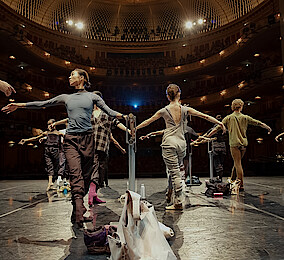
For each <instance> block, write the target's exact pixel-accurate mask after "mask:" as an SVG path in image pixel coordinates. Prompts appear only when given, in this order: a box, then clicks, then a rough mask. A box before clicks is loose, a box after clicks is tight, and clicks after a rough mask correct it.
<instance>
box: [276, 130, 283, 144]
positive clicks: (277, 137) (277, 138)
mask: <svg viewBox="0 0 284 260" xmlns="http://www.w3.org/2000/svg"><path fill="white" fill-rule="evenodd" d="M282 135H284V132H283V133H281V134H279V135H277V136H276V137H275V141H276V142H279V138H280V137H281V136H282Z"/></svg>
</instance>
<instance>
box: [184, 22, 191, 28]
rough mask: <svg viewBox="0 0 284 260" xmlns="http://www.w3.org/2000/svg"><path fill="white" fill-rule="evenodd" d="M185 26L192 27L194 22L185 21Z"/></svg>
mask: <svg viewBox="0 0 284 260" xmlns="http://www.w3.org/2000/svg"><path fill="white" fill-rule="evenodd" d="M185 27H186V28H187V29H190V28H192V22H190V21H188V22H186V23H185Z"/></svg>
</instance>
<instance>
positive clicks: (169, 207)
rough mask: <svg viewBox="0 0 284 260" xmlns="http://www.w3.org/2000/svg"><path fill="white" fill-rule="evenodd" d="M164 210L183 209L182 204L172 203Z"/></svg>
mask: <svg viewBox="0 0 284 260" xmlns="http://www.w3.org/2000/svg"><path fill="white" fill-rule="evenodd" d="M166 210H183V206H182V204H173V205H171V206H167V207H166Z"/></svg>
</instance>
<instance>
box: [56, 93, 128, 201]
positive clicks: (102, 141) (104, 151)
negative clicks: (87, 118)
mask: <svg viewBox="0 0 284 260" xmlns="http://www.w3.org/2000/svg"><path fill="white" fill-rule="evenodd" d="M93 93H94V94H97V95H98V96H99V97H101V98H102V93H101V92H99V91H94V92H93ZM67 121H68V118H66V119H63V120H61V121H58V122H56V123H55V124H54V125H59V124H64V123H66V122H67ZM92 125H93V132H94V171H93V173H92V176H91V183H90V190H89V196H88V203H89V205H90V206H92V205H93V204H97V203H105V201H103V200H101V199H100V198H98V195H97V190H98V189H99V188H100V187H102V186H103V182H104V180H105V181H106V182H107V180H106V176H105V175H106V167H107V158H108V150H109V143H110V141H111V128H112V127H113V126H117V127H118V128H120V129H122V130H124V131H126V130H127V128H126V127H125V126H124V125H123V124H122V123H120V122H119V120H118V119H116V118H113V117H110V116H109V115H107V114H106V113H105V112H103V111H102V110H101V109H100V108H99V107H97V106H96V105H94V109H93V113H92ZM107 184H108V183H107Z"/></svg>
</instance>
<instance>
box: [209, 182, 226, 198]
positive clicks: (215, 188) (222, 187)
mask: <svg viewBox="0 0 284 260" xmlns="http://www.w3.org/2000/svg"><path fill="white" fill-rule="evenodd" d="M205 184H206V188H207V190H206V191H205V195H206V196H207V197H214V193H220V192H222V193H223V195H225V196H226V195H230V183H224V182H215V181H213V180H211V181H205Z"/></svg>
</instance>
